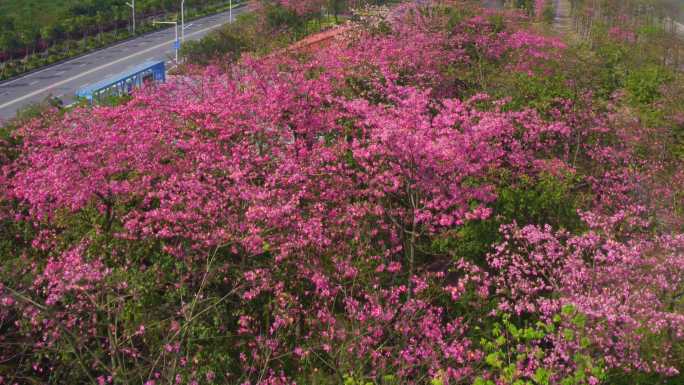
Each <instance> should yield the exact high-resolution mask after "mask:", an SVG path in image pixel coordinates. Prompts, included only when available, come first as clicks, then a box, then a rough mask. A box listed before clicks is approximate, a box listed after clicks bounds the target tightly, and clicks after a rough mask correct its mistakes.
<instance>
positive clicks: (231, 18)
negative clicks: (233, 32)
mask: <svg viewBox="0 0 684 385" xmlns="http://www.w3.org/2000/svg"><path fill="white" fill-rule="evenodd" d="M228 22H229V23H232V22H233V0H230V2H229V3H228Z"/></svg>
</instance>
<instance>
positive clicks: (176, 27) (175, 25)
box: [152, 20, 180, 64]
mask: <svg viewBox="0 0 684 385" xmlns="http://www.w3.org/2000/svg"><path fill="white" fill-rule="evenodd" d="M152 24H173V25H174V30H175V31H176V41H175V42H174V43H173V47H174V48H175V49H176V64H178V50H179V49H180V42H179V41H178V22H177V21H156V20H155V21H152Z"/></svg>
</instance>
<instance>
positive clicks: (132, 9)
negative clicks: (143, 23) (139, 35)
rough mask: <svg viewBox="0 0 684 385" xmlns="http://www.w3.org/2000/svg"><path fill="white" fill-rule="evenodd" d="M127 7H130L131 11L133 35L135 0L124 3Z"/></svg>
mask: <svg viewBox="0 0 684 385" xmlns="http://www.w3.org/2000/svg"><path fill="white" fill-rule="evenodd" d="M126 5H128V6H129V7H131V12H132V13H133V35H135V0H131V2H130V3H126Z"/></svg>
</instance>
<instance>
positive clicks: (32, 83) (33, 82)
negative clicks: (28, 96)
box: [28, 80, 38, 86]
mask: <svg viewBox="0 0 684 385" xmlns="http://www.w3.org/2000/svg"><path fill="white" fill-rule="evenodd" d="M36 83H38V80H34V81H32V82H31V83H29V84H28V85H30V86H32V85H34V84H36Z"/></svg>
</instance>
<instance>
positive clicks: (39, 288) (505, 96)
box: [0, 0, 684, 385]
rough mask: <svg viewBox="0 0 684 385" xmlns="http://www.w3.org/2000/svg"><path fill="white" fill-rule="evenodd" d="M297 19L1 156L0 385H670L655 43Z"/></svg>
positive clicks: (672, 143)
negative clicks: (329, 32) (289, 46)
mask: <svg viewBox="0 0 684 385" xmlns="http://www.w3.org/2000/svg"><path fill="white" fill-rule="evenodd" d="M542 3H543V2H542ZM321 4H322V3H319V2H313V1H292V0H288V1H283V2H270V1H269V2H264V3H262V4H260V5H259V6H258V7H255V13H254V15H253V16H246V17H242V18H241V20H242V21H241V22H240V23H236V24H235V25H233V26H230V27H226V28H224V29H223V30H222V31H220V32H217V33H215V34H213V35H210V36H208V37H207V38H206V39H205V40H204V41H201V42H199V43H197V44H196V45H193V46H191V47H190V48H187V51H185V56H186V58H187V60H188V61H189V62H190V64H189V65H188V66H187V67H184V68H181V69H180V70H181V71H182V72H181V73H180V74H179V75H178V76H174V77H171V78H170V80H169V82H167V83H165V84H162V85H159V86H157V87H149V88H144V89H142V90H139V91H137V92H135V93H134V94H133V95H132V97H130V98H127V100H122V101H120V102H118V103H114V105H107V106H82V107H78V108H75V109H71V110H68V111H66V110H61V109H59V108H58V107H47V108H44V109H40V108H38V109H34V110H31V111H27V112H26V113H25V115H24V116H23V117H21V119H18V120H16V121H14V122H13V123H12V124H11V125H8V126H6V127H5V128H4V129H3V130H2V131H0V170H1V171H0V383H8V384H14V383H19V384H24V383H26V384H32V383H41V384H64V383H69V384H72V383H73V384H81V383H86V384H98V385H101V384H144V385H159V384H192V385H199V384H241V385H248V384H253V385H256V384H259V385H261V384H268V385H285V384H312V385H332V384H344V385H375V384H378V385H400V384H402V385H403V384H426V385H428V384H429V385H449V384H451V385H453V384H472V385H599V384H605V385H622V384H624V385H627V384H641V385H656V384H667V385H678V384H681V383H683V382H684V374H682V373H681V372H682V370H684V171H683V170H684V167H682V166H684V164H683V163H684V147H683V146H684V135H683V132H684V100H682V99H684V76H683V75H682V73H681V72H680V71H679V69H678V67H677V66H676V65H675V61H674V60H672V59H670V55H671V54H672V52H674V48H673V47H675V45H674V44H675V43H674V42H673V41H672V40H667V43H666V42H665V40H663V38H664V37H665V35H662V34H659V33H652V29H651V28H650V27H649V28H644V25H645V24H643V23H641V22H639V23H634V24H628V23H623V24H622V25H621V26H620V29H616V26H615V25H611V24H609V23H608V22H607V21H606V20H608V19H602V18H601V17H596V18H594V19H593V20H594V21H593V22H592V25H591V30H592V32H591V33H589V34H582V33H578V32H576V30H575V31H571V32H569V33H568V34H567V35H559V34H558V33H556V32H554V31H552V30H550V29H549V26H548V25H546V24H545V22H544V20H545V18H544V17H542V13H543V12H547V13H548V11H544V9H548V8H546V5H545V4H540V2H535V3H534V5H535V8H534V9H535V11H534V12H532V13H531V14H530V12H529V10H527V11H520V10H518V9H506V10H499V11H496V10H484V9H481V8H479V7H478V6H476V4H475V3H474V2H463V1H454V2H449V1H440V2H435V3H432V2H423V3H420V4H417V3H415V2H411V3H400V4H394V5H391V6H375V5H372V6H368V7H361V6H360V4H347V5H345V7H348V8H344V9H349V10H351V9H355V10H354V11H340V12H339V14H338V15H335V14H334V13H322V12H321V13H319V11H318V10H320V9H321ZM540 9H541V10H542V11H538V10H540ZM312 10H315V11H312ZM274 15H284V16H282V17H281V16H277V17H275V16H274ZM331 16H332V18H331ZM335 16H337V20H338V21H339V20H343V21H345V22H346V28H345V29H344V32H343V33H341V34H339V35H338V36H337V37H335V38H332V39H330V40H327V41H326V42H325V44H320V45H317V46H313V47H308V48H307V49H305V50H300V51H296V50H279V49H278V48H281V47H282V44H286V43H287V42H289V41H292V40H294V39H296V38H297V37H300V36H304V35H306V34H307V33H309V32H311V31H316V30H319V29H320V28H318V27H316V25H320V26H323V25H325V23H326V22H327V21H328V20H334V19H335ZM547 20H548V18H547ZM312 21H313V22H312ZM264 31H269V32H273V31H280V32H279V33H280V34H282V35H277V34H273V35H269V36H273V37H272V39H271V40H272V42H273V41H276V42H277V43H270V44H267V43H268V42H265V41H263V40H259V39H264V38H263V37H262V36H263V35H264V34H263V32H264ZM262 43H264V44H265V45H266V46H268V47H269V48H270V49H268V50H264V51H261V50H260V49H256V48H257V47H259V46H260V44H262Z"/></svg>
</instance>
